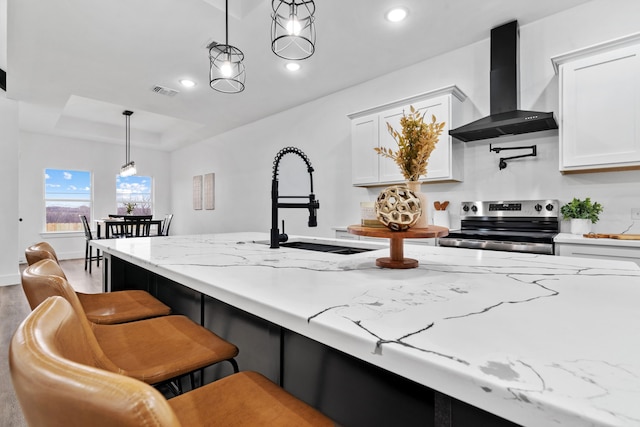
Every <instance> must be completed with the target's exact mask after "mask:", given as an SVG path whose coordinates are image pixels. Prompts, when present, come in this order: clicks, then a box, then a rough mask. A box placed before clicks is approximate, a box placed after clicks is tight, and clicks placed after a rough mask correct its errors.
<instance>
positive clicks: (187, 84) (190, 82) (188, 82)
mask: <svg viewBox="0 0 640 427" xmlns="http://www.w3.org/2000/svg"><path fill="white" fill-rule="evenodd" d="M179 82H180V84H181V85H182V86H184V87H194V86H195V85H196V82H194V81H193V80H189V79H182V80H179Z"/></svg>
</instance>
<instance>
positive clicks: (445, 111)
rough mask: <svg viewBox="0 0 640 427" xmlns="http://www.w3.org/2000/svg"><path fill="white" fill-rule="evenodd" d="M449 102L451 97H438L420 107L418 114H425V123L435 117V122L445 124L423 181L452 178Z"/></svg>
mask: <svg viewBox="0 0 640 427" xmlns="http://www.w3.org/2000/svg"><path fill="white" fill-rule="evenodd" d="M450 102H451V97H449V96H440V97H438V98H433V99H430V100H429V101H428V102H424V103H421V104H423V105H422V106H421V107H420V112H421V113H423V114H425V118H424V119H425V122H427V123H430V122H431V115H434V116H436V122H438V123H440V122H445V125H444V128H443V129H442V133H441V134H440V139H439V140H438V143H437V144H436V148H435V150H433V152H432V153H431V156H430V157H429V164H428V165H427V177H426V179H425V181H433V180H439V179H449V178H451V177H452V171H451V168H452V159H453V153H452V152H451V137H450V136H449V129H451V109H450V105H451V104H450Z"/></svg>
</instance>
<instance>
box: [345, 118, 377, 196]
mask: <svg viewBox="0 0 640 427" xmlns="http://www.w3.org/2000/svg"><path fill="white" fill-rule="evenodd" d="M377 146H378V116H377V115H375V114H374V115H371V116H365V117H360V118H358V119H353V120H352V122H351V181H352V183H353V184H373V183H376V182H378V160H379V159H378V157H379V156H378V154H377V153H376V152H375V150H374V149H373V148H374V147H377Z"/></svg>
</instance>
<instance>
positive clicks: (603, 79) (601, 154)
mask: <svg viewBox="0 0 640 427" xmlns="http://www.w3.org/2000/svg"><path fill="white" fill-rule="evenodd" d="M639 53H640V47H639V46H628V47H625V48H620V49H616V50H614V51H608V52H604V53H600V54H595V55H593V56H589V57H585V58H581V59H578V60H576V61H573V62H570V63H567V64H564V65H563V66H562V70H561V85H562V86H561V135H560V138H561V152H560V168H561V170H571V169H590V168H594V169H595V168H602V167H605V168H606V167H621V166H622V167H624V166H631V165H633V164H634V163H635V164H637V163H638V162H640V135H639V134H638V132H639V129H638V126H639V125H640V79H639V78H638V76H640V59H639V58H640V55H639Z"/></svg>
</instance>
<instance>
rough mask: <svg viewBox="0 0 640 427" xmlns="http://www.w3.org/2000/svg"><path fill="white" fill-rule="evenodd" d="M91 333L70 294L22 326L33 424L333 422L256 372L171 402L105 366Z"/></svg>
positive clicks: (13, 357)
mask: <svg viewBox="0 0 640 427" xmlns="http://www.w3.org/2000/svg"><path fill="white" fill-rule="evenodd" d="M91 341H92V337H91V336H89V335H87V334H86V332H85V331H84V330H83V329H82V327H81V326H80V322H79V319H78V318H77V315H76V313H75V312H74V310H73V308H72V307H71V305H70V304H69V303H68V301H66V300H65V299H64V298H61V297H51V298H48V299H47V300H46V301H44V302H43V303H42V304H41V305H40V306H38V308H37V309H36V310H34V311H33V312H32V313H31V314H30V315H29V316H27V318H26V319H25V320H24V321H23V322H22V324H21V325H20V326H18V328H17V330H16V332H15V333H14V335H13V338H12V340H11V344H10V347H9V369H10V373H11V380H12V382H13V387H14V389H15V392H16V396H17V398H18V401H19V402H20V406H21V407H22V411H23V413H24V416H25V420H26V421H27V424H29V425H32V426H41V427H49V426H60V425H63V426H68V427H79V426H83V427H84V426H88V425H91V426H94V427H107V426H108V427H111V426H123V427H138V426H156V427H179V426H189V427H197V426H205V425H206V426H251V427H253V426H267V425H268V426H332V425H334V423H333V422H332V421H331V420H330V419H329V418H327V417H326V416H324V415H323V414H322V413H320V412H319V411H317V410H315V409H313V408H312V407H311V406H309V405H307V404H306V403H304V402H302V401H300V400H298V399H296V398H295V397H293V396H292V395H290V394H289V393H287V392H286V391H284V390H283V389H281V388H280V387H278V386H277V385H275V384H274V383H272V382H271V381H269V380H268V379H267V378H265V377H263V376H262V375H260V374H258V373H255V372H241V373H237V374H233V375H230V376H228V377H225V378H223V379H220V380H218V381H215V382H213V383H209V384H207V385H205V386H202V387H200V388H198V389H196V390H193V391H189V392H186V393H184V394H182V395H180V396H177V397H174V398H172V399H170V400H167V399H165V398H164V397H163V396H162V395H161V394H160V393H159V392H158V390H156V389H154V388H153V387H151V386H149V385H148V384H145V383H144V382H141V381H138V380H136V379H133V378H129V377H126V376H124V375H120V374H118V373H114V372H109V371H108V370H105V369H104V368H103V367H102V366H101V365H100V363H99V360H100V357H101V355H100V354H99V353H97V354H96V353H95V348H94V346H92V345H91Z"/></svg>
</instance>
